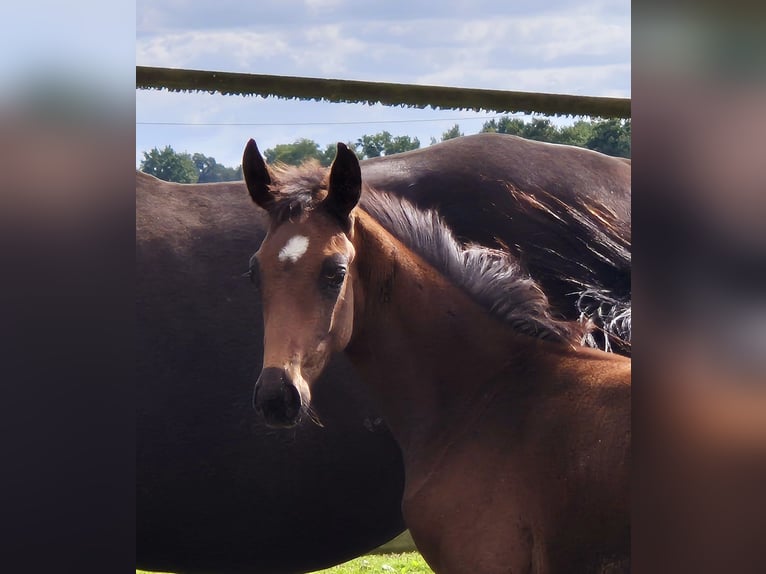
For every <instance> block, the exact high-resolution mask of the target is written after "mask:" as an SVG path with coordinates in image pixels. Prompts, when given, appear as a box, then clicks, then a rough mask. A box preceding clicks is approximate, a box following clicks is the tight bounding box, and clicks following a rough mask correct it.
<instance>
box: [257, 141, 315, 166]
mask: <svg viewBox="0 0 766 574" xmlns="http://www.w3.org/2000/svg"><path fill="white" fill-rule="evenodd" d="M263 155H264V157H265V158H266V161H267V162H268V163H286V164H288V165H300V164H302V163H303V162H304V161H306V160H308V159H316V160H319V161H321V160H322V159H323V158H324V153H323V152H321V151H320V150H319V144H318V143H316V142H315V141H314V140H310V139H306V138H301V139H298V140H295V141H294V142H293V143H291V144H278V145H277V146H276V147H274V148H271V149H267V150H266V151H265V152H264V153H263ZM328 165H329V164H328Z"/></svg>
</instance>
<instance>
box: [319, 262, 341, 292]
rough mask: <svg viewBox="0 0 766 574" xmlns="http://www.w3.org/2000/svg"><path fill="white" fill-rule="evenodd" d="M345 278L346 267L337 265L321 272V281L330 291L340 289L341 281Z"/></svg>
mask: <svg viewBox="0 0 766 574" xmlns="http://www.w3.org/2000/svg"><path fill="white" fill-rule="evenodd" d="M345 278H346V266H345V265H337V266H333V267H328V268H326V269H324V271H323V272H322V280H323V281H324V283H325V284H326V285H327V286H328V287H330V288H332V289H340V287H341V285H343V280H344V279H345Z"/></svg>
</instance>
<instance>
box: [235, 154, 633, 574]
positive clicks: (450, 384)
mask: <svg viewBox="0 0 766 574" xmlns="http://www.w3.org/2000/svg"><path fill="white" fill-rule="evenodd" d="M243 172H244V174H245V180H246V182H247V185H248V190H249V191H250V195H251V197H252V198H253V200H254V201H255V202H256V203H257V204H258V205H259V206H260V207H262V208H263V209H264V210H265V211H266V212H268V214H269V219H270V225H269V232H268V234H267V236H266V238H265V239H264V240H263V242H262V243H261V246H260V249H259V250H258V252H257V253H256V255H255V256H254V257H253V258H252V259H251V270H252V273H253V275H254V276H256V277H257V278H258V281H259V283H260V285H261V293H262V305H263V319H264V356H263V370H262V372H261V374H260V376H259V378H258V381H257V383H256V386H255V391H254V399H253V400H254V404H255V407H256V410H257V411H258V412H259V413H260V414H262V416H263V418H264V419H265V421H266V423H267V424H268V425H269V426H271V427H285V428H292V427H294V426H295V425H297V424H298V423H299V422H300V421H301V420H304V419H306V418H307V417H310V418H312V419H314V420H318V419H317V413H313V412H312V389H313V387H314V384H315V381H316V380H317V378H318V377H319V376H320V374H321V373H322V372H323V371H324V369H325V366H326V365H327V363H328V361H329V360H330V357H331V356H333V354H335V353H338V352H340V351H345V355H346V356H348V358H349V359H350V360H351V362H352V363H353V364H354V366H355V367H356V368H357V370H358V371H359V373H360V375H361V378H362V379H363V381H364V382H365V383H366V385H367V386H368V387H369V388H370V389H371V391H372V392H373V394H374V396H375V397H376V401H377V403H378V404H379V405H380V408H381V412H382V413H383V415H384V417H385V420H386V422H387V423H388V425H389V428H390V429H391V431H392V432H393V434H394V437H395V438H396V441H397V443H398V444H399V446H400V447H401V450H402V455H403V460H404V469H405V487H404V495H403V502H402V509H403V513H404V516H405V519H406V523H407V526H408V527H409V528H410V530H411V532H412V535H413V538H414V540H415V542H416V544H417V546H418V549H419V550H420V551H421V552H422V554H423V555H424V557H425V558H426V560H427V561H428V562H429V564H430V565H431V566H432V568H434V570H435V571H437V572H440V573H462V572H484V573H493V572H498V573H500V572H509V571H510V572H536V573H548V572H595V571H598V570H599V569H600V568H602V567H603V566H604V565H605V564H611V563H614V562H615V561H624V560H626V557H627V556H628V555H629V543H630V535H629V531H630V527H629V523H630V520H629V514H630V511H629V482H630V481H629V458H630V360H629V359H627V358H624V357H621V356H619V355H615V354H608V353H604V352H602V351H596V350H592V349H585V348H583V347H580V346H579V343H580V341H581V337H582V333H581V331H582V326H581V325H579V324H577V323H570V322H563V321H560V320H558V319H556V318H554V317H553V315H552V314H551V311H550V308H549V305H548V301H547V298H546V296H545V295H544V293H543V292H542V290H541V289H540V288H539V287H538V286H537V285H536V284H535V283H534V282H533V281H532V280H531V279H529V278H528V277H527V276H526V275H525V274H524V273H523V272H522V269H521V267H520V266H519V265H518V264H517V262H516V261H515V260H514V259H513V258H512V257H510V256H509V255H508V254H507V253H506V252H504V251H500V250H493V249H487V248H483V247H477V246H469V247H467V248H466V247H463V246H461V245H460V244H459V243H458V242H457V241H456V240H455V239H454V238H453V236H452V234H451V233H450V231H449V229H448V228H447V227H445V226H444V225H443V224H442V223H441V221H440V220H439V218H438V217H437V216H436V214H435V213H434V212H422V211H418V210H416V209H415V208H414V207H412V206H411V204H409V203H408V202H406V201H403V200H401V199H394V198H391V197H389V196H387V195H380V194H378V195H375V196H372V195H369V197H368V200H367V202H366V203H365V207H364V209H362V208H357V204H358V203H359V199H360V196H361V195H362V194H363V183H362V173H361V169H360V166H359V162H358V160H357V158H356V156H355V155H354V153H353V152H351V151H350V150H349V149H348V148H347V147H346V146H344V145H343V144H339V145H338V154H337V157H336V158H335V161H334V162H333V165H332V167H331V169H330V172H329V175H328V174H327V173H326V172H325V170H322V169H319V168H318V167H313V168H312V167H311V166H307V167H304V168H299V169H292V170H286V171H283V172H274V171H269V170H268V169H267V167H266V165H265V163H264V162H263V159H262V157H261V156H260V153H259V152H258V149H257V147H256V145H255V142H253V141H252V140H250V142H249V143H248V146H247V148H246V150H245V156H244V159H243ZM364 193H365V194H369V192H368V191H365V192H364ZM372 214H374V216H373V215H372ZM321 416H322V413H321V412H319V413H318V417H319V418H321ZM325 426H329V423H326V424H325Z"/></svg>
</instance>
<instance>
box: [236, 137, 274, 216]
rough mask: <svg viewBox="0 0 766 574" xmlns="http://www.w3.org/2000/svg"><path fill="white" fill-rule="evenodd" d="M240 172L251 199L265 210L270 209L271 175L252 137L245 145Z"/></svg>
mask: <svg viewBox="0 0 766 574" xmlns="http://www.w3.org/2000/svg"><path fill="white" fill-rule="evenodd" d="M242 173H243V174H244V176H245V183H246V184H247V190H248V191H249V192H250V197H252V198H253V201H254V202H255V203H257V204H258V205H259V206H261V207H262V208H263V209H265V210H266V211H268V210H269V209H271V207H272V206H273V205H274V195H273V194H272V193H271V190H270V189H269V185H271V176H269V170H268V168H267V167H266V163H265V162H264V161H263V157H261V152H259V151H258V146H257V145H255V140H253V139H251V140H250V141H249V142H247V145H246V146H245V154H244V155H243V156H242Z"/></svg>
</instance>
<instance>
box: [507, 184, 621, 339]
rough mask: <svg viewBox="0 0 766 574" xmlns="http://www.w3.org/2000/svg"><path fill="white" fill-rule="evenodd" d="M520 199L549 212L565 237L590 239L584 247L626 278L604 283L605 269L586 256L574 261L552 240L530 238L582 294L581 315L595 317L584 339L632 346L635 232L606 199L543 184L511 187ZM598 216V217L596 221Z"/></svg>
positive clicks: (530, 210)
mask: <svg viewBox="0 0 766 574" xmlns="http://www.w3.org/2000/svg"><path fill="white" fill-rule="evenodd" d="M508 191H509V193H511V194H512V195H513V197H514V198H515V200H516V201H517V202H518V203H519V205H525V206H526V207H527V210H526V213H527V214H528V215H529V217H544V218H545V220H546V226H547V227H549V228H550V229H551V230H552V232H553V233H557V234H558V235H559V236H560V237H571V238H574V239H575V240H576V241H582V242H584V243H585V247H586V248H587V249H588V250H590V251H591V253H593V254H594V255H595V256H596V258H597V259H598V260H600V261H602V262H603V263H604V264H605V265H606V266H608V268H610V269H614V270H615V273H617V274H619V276H620V277H623V278H624V279H623V281H624V284H623V285H622V286H621V287H620V288H618V289H617V290H614V288H613V287H614V286H613V285H612V288H610V287H607V286H606V285H604V282H603V278H602V274H600V273H599V272H598V271H597V270H595V269H591V268H589V267H587V266H586V265H585V264H583V263H582V262H581V261H572V260H570V259H568V258H567V257H566V256H564V255H563V254H561V253H559V252H557V251H556V250H555V249H552V248H551V247H550V246H549V245H537V244H535V243H534V242H531V243H530V244H529V245H528V248H529V249H536V250H537V252H538V253H540V254H542V253H543V252H544V253H545V256H546V257H547V258H549V259H551V260H555V263H551V264H550V265H549V268H551V269H556V273H557V277H558V278H560V279H563V280H564V281H566V282H567V283H569V284H570V285H571V286H572V295H575V296H577V300H576V302H575V306H576V309H577V311H578V312H579V314H580V320H581V321H592V322H593V323H594V324H595V326H596V327H597V330H598V332H597V331H596V330H590V331H588V332H586V333H585V335H584V337H583V341H582V343H583V344H584V345H586V346H588V347H595V348H602V349H603V350H605V351H613V350H614V347H616V348H618V349H622V350H623V351H628V352H629V350H630V341H631V300H630V268H631V253H630V238H629V237H625V235H624V233H621V232H620V230H619V228H618V226H617V221H618V219H617V215H616V214H615V213H614V212H613V211H612V210H610V209H609V208H608V207H607V206H606V205H604V204H603V203H598V204H597V203H592V202H588V201H587V200H585V199H583V198H581V197H573V198H572V201H574V204H568V203H565V202H564V201H562V200H561V199H560V198H558V197H556V196H554V195H552V194H551V193H548V192H546V191H545V190H542V189H536V190H535V192H534V193H529V192H526V191H523V190H520V189H516V188H514V187H512V186H509V187H508ZM596 220H598V223H597V222H596Z"/></svg>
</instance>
